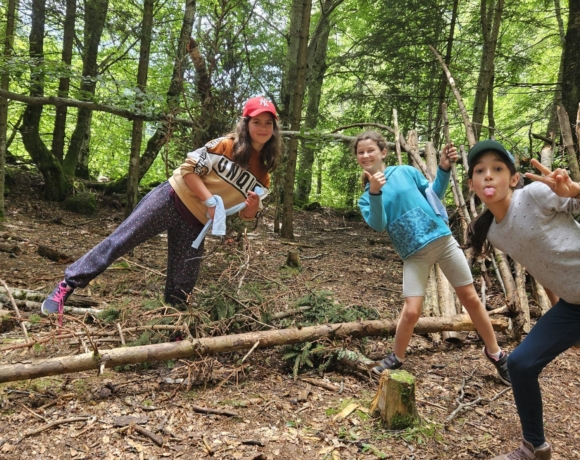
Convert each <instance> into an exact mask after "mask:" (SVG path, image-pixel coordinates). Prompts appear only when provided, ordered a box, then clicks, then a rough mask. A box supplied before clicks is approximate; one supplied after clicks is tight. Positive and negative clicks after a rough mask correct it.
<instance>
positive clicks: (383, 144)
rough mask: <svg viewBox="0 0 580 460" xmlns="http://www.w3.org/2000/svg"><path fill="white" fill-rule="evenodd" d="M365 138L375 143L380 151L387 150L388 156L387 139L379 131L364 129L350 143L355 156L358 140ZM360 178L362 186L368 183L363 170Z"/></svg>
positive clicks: (364, 139)
mask: <svg viewBox="0 0 580 460" xmlns="http://www.w3.org/2000/svg"><path fill="white" fill-rule="evenodd" d="M367 140H369V141H373V142H374V143H375V144H377V147H378V148H379V150H380V151H381V152H382V151H383V150H385V151H386V152H387V156H388V154H389V149H388V146H387V141H386V140H385V138H384V137H383V136H382V135H381V134H380V133H377V132H376V131H364V132H362V133H360V134H359V135H358V136H357V137H356V139H355V140H354V142H353V143H352V152H353V153H354V156H355V157H356V149H357V147H358V143H359V142H360V141H367ZM360 179H361V182H362V186H363V188H365V186H366V185H367V184H368V182H369V180H368V179H367V176H366V174H365V173H364V172H363V173H362V175H361V178H360Z"/></svg>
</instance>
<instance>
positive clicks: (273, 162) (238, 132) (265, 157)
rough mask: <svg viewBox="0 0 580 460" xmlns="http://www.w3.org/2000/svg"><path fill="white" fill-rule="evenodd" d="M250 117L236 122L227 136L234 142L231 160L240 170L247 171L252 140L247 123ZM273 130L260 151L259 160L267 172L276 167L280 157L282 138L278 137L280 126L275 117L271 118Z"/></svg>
mask: <svg viewBox="0 0 580 460" xmlns="http://www.w3.org/2000/svg"><path fill="white" fill-rule="evenodd" d="M251 119H252V117H242V118H241V119H240V121H238V123H237V125H236V127H235V129H234V130H233V131H232V132H231V133H229V134H228V135H227V137H229V138H231V139H233V140H234V152H233V155H232V159H233V160H234V162H235V163H237V164H239V165H240V166H241V167H242V168H245V169H247V168H248V167H249V164H250V156H251V155H252V139H251V138H250V130H249V127H248V125H249V123H250V120H251ZM272 122H273V123H274V129H273V131H272V137H271V138H270V139H268V142H266V143H265V144H264V146H263V147H262V150H261V151H260V160H262V164H263V165H264V166H265V167H266V169H267V170H268V171H269V172H272V171H274V170H275V169H276V167H277V166H278V163H279V162H280V157H281V155H282V138H281V136H280V125H279V124H278V120H276V118H275V117H272Z"/></svg>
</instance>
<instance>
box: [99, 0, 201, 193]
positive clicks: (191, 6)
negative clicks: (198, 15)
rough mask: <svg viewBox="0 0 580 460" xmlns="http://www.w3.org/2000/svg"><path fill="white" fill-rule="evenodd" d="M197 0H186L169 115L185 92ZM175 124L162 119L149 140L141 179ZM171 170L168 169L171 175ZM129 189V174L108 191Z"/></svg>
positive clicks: (174, 69) (168, 98)
mask: <svg viewBox="0 0 580 460" xmlns="http://www.w3.org/2000/svg"><path fill="white" fill-rule="evenodd" d="M195 6H196V0H186V2H185V11H184V14H183V21H182V23H181V33H180V34H179V43H178V44H177V55H176V56H175V61H174V63H173V75H172V77H171V82H170V84H169V89H168V90H167V95H166V97H165V101H166V102H167V107H168V111H169V116H170V117H173V116H174V113H175V111H176V109H177V108H178V107H179V102H180V98H181V94H182V92H183V76H184V74H185V68H186V65H185V62H184V61H185V58H186V57H187V55H188V52H187V47H188V44H189V43H190V38H191V33H192V31H193V20H194V18H195ZM172 132H173V124H172V123H171V121H162V122H160V123H159V125H158V127H157V130H156V131H155V133H154V134H153V135H152V136H151V137H150V138H149V140H148V141H147V146H146V147H145V152H143V155H142V156H141V158H140V159H139V180H141V179H143V176H145V174H147V171H149V168H150V167H151V165H152V164H153V162H154V161H155V158H157V155H158V154H159V152H160V150H161V149H162V148H163V146H164V145H166V144H167V142H169V140H170V139H171V133H172ZM170 173H171V171H167V177H169V175H170ZM126 190H127V176H125V177H122V178H121V179H119V180H117V181H115V182H113V183H112V184H111V185H110V186H109V187H107V193H122V192H125V191H126Z"/></svg>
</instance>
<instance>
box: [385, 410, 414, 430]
mask: <svg viewBox="0 0 580 460" xmlns="http://www.w3.org/2000/svg"><path fill="white" fill-rule="evenodd" d="M416 422H417V418H416V417H415V416H413V415H409V414H405V415H403V414H399V413H397V414H395V415H394V416H393V418H392V419H391V429H392V430H404V429H405V428H409V427H412V426H413V425H414V424H415V423H416Z"/></svg>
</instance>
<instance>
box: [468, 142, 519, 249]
mask: <svg viewBox="0 0 580 460" xmlns="http://www.w3.org/2000/svg"><path fill="white" fill-rule="evenodd" d="M492 152H493V151H492ZM484 153H488V152H482V153H481V154H480V155H479V156H481V155H483V154H484ZM479 156H478V157H479ZM496 156H497V159H498V160H500V161H501V162H502V163H504V164H505V165H506V166H507V167H508V169H509V172H510V177H511V176H513V175H514V174H516V172H517V171H516V165H514V164H513V163H512V162H511V161H508V160H507V159H506V158H505V157H504V156H503V155H500V154H496ZM478 157H475V158H474V159H473V160H472V161H471V163H472V165H473V166H475V164H476V163H475V162H476V160H477V158H478ZM473 166H472V167H470V168H469V171H468V172H467V177H468V178H469V179H472V178H473V169H474V168H473ZM493 219H494V215H493V214H492V212H491V211H490V210H489V209H486V210H485V211H483V212H482V213H481V214H480V215H479V216H477V217H476V218H475V219H474V220H473V221H472V222H471V223H470V224H469V227H467V237H466V239H465V244H464V245H463V246H462V248H463V249H471V250H472V251H473V252H472V254H471V257H472V259H477V258H478V257H486V256H487V255H489V254H490V253H491V251H492V250H493V248H492V246H491V244H490V243H489V241H488V240H487V232H488V231H489V227H491V224H492V223H493Z"/></svg>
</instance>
